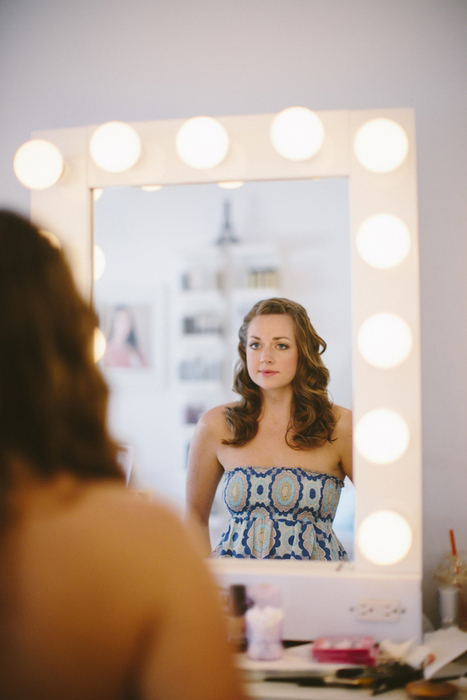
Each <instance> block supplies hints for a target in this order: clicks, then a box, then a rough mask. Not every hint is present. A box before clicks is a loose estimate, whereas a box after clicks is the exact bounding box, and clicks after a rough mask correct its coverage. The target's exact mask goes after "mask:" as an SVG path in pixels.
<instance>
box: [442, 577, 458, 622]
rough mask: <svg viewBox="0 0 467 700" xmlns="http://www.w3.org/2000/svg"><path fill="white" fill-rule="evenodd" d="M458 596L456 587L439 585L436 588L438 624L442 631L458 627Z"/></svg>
mask: <svg viewBox="0 0 467 700" xmlns="http://www.w3.org/2000/svg"><path fill="white" fill-rule="evenodd" d="M459 594H460V591H459V589H458V588H456V586H452V585H449V584H444V585H443V584H441V585H439V586H438V610H439V622H440V625H441V627H442V629H446V628H447V627H457V626H458V625H459Z"/></svg>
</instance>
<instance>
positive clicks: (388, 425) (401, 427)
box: [355, 408, 409, 464]
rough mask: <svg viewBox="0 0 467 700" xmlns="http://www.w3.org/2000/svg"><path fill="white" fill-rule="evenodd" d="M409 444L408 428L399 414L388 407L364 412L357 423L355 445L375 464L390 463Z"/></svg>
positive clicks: (402, 452)
mask: <svg viewBox="0 0 467 700" xmlns="http://www.w3.org/2000/svg"><path fill="white" fill-rule="evenodd" d="M408 444H409V429H408V427H407V423H406V422H405V421H404V419H403V418H401V416H400V415H399V414H398V413H396V412H395V411H392V410H391V409H388V408H378V409H375V410H373V411H370V412H369V413H366V414H365V415H364V416H363V417H362V418H360V420H359V421H358V423H357V427H356V430H355V445H356V447H357V450H358V451H359V452H360V454H361V455H362V456H363V457H364V458H365V459H367V460H368V461H369V462H373V463H375V464H390V463H391V462H395V461H396V460H397V459H399V457H401V456H402V455H403V454H404V452H405V451H406V449H407V446H408Z"/></svg>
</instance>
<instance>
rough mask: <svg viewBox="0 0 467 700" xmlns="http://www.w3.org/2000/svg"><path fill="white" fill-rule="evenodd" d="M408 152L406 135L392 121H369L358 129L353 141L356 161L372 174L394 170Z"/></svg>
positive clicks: (382, 119) (381, 119) (398, 125)
mask: <svg viewBox="0 0 467 700" xmlns="http://www.w3.org/2000/svg"><path fill="white" fill-rule="evenodd" d="M408 150H409V140H408V138H407V134H406V133H405V131H404V129H403V128H402V127H401V126H400V124H398V123H397V122H395V121H393V120H392V119H384V118H380V119H371V120H370V121H369V122H366V124H363V126H361V127H360V129H359V130H358V131H357V134H356V136H355V139H354V151H355V155H356V156H357V160H358V161H359V162H360V163H361V165H363V167H364V168H366V169H367V170H370V171H371V172H373V173H389V172H391V171H392V170H396V169H397V168H398V167H399V166H400V165H402V163H403V162H404V160H405V159H406V157H407V153H408Z"/></svg>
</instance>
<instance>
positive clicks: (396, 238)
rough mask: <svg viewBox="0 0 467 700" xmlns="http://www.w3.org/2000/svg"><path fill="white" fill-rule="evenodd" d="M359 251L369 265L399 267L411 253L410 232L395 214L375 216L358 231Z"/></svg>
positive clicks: (387, 267) (380, 267) (381, 267)
mask: <svg viewBox="0 0 467 700" xmlns="http://www.w3.org/2000/svg"><path fill="white" fill-rule="evenodd" d="M357 250H358V252H359V254H360V257H361V258H362V259H363V260H364V261H365V262H366V263H368V265H371V266H372V267H376V268H378V269H381V270H385V269H390V268H391V267H395V266H396V265H399V263H401V262H402V261H403V260H404V259H405V258H406V257H407V255H408V253H409V250H410V233H409V230H408V228H407V226H406V225H405V224H404V222H403V221H402V220H401V219H399V218H398V217H397V216H394V215H393V214H375V215H374V216H370V217H369V218H368V219H366V220H365V221H364V222H363V223H362V225H361V226H360V228H359V229H358V233H357Z"/></svg>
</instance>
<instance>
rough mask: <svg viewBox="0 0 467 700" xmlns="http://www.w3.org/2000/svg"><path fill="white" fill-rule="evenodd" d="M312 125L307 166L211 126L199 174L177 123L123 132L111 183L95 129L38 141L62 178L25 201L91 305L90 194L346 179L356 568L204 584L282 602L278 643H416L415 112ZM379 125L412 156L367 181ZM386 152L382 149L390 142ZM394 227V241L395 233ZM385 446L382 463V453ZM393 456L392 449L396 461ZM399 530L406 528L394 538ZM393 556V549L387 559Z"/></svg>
mask: <svg viewBox="0 0 467 700" xmlns="http://www.w3.org/2000/svg"><path fill="white" fill-rule="evenodd" d="M315 115H316V116H317V117H318V119H319V121H320V122H321V125H322V128H323V133H324V141H323V143H322V145H321V147H320V149H319V150H318V151H317V152H316V153H315V154H314V155H312V156H307V157H306V158H304V159H300V158H295V159H294V158H289V157H286V156H284V155H281V154H280V153H279V152H278V151H277V150H276V149H275V147H273V145H272V143H271V138H270V134H271V129H272V126H273V125H274V123H275V120H276V116H277V115H274V114H260V115H250V116H228V117H219V118H217V119H216V122H218V123H219V124H220V125H221V126H222V127H223V129H224V131H225V132H226V134H227V138H228V142H229V147H228V150H227V153H226V155H225V156H224V157H223V159H221V160H220V161H219V162H218V163H217V164H215V165H211V166H209V167H207V168H206V167H202V168H200V167H194V166H193V165H190V164H187V163H186V162H184V161H183V160H182V159H181V157H180V156H179V154H178V153H177V149H176V143H177V136H178V134H179V132H180V130H181V128H182V127H183V126H184V125H185V123H186V120H168V121H154V122H138V123H132V124H131V127H132V129H133V132H134V133H135V134H136V136H137V138H138V139H139V140H140V143H141V152H142V155H141V157H140V158H139V160H137V161H136V162H135V163H134V164H133V165H132V166H131V167H130V168H128V169H127V170H124V171H120V172H109V171H107V170H105V169H103V168H102V167H100V166H99V165H97V164H96V163H95V162H94V160H93V159H92V158H91V157H90V150H89V147H90V142H91V139H92V136H93V134H94V132H95V131H96V128H97V127H96V125H92V126H88V127H80V128H70V129H57V130H50V131H43V132H37V133H35V134H33V137H34V138H40V139H45V140H46V141H48V142H50V143H52V144H53V145H54V146H55V147H56V148H57V149H58V150H59V151H60V153H61V155H62V157H63V159H64V162H65V168H64V171H63V175H62V177H61V179H59V180H58V182H57V183H56V184H54V185H53V186H51V187H49V188H48V189H42V190H33V192H32V198H31V215H32V218H33V220H35V221H36V222H37V223H38V224H39V225H40V226H42V227H43V228H44V229H47V230H49V231H52V232H53V233H55V234H56V235H58V236H59V238H60V239H61V241H62V245H63V247H64V249H65V252H66V254H67V255H68V257H69V260H70V262H71V265H72V268H73V271H74V274H75V277H76V280H77V282H78V284H79V287H80V288H81V290H82V291H83V293H84V294H85V295H86V296H88V297H90V296H92V276H93V255H92V251H93V201H94V199H93V190H95V189H97V188H105V187H120V186H132V187H143V186H152V185H161V186H173V185H183V184H186V183H192V184H196V183H207V182H211V183H217V182H225V181H239V180H241V181H248V180H251V181H252V180H265V181H267V180H287V179H305V178H323V177H324V178H331V177H346V178H349V199H350V219H351V226H350V229H351V251H352V335H353V350H352V352H353V357H352V385H353V406H352V410H353V418H354V426H355V431H354V432H355V435H356V439H355V450H354V474H355V484H356V489H357V490H356V523H355V525H356V527H355V530H356V532H357V545H356V548H355V561H354V562H353V563H352V564H351V565H348V566H347V565H345V566H336V565H335V564H330V563H329V564H323V563H321V562H318V563H315V562H310V563H308V562H291V561H287V562H285V561H281V562H258V561H246V560H235V561H222V560H220V561H219V560H218V561H217V562H215V563H213V572H214V574H215V576H217V577H218V579H219V581H220V584H221V585H230V584H231V583H244V584H246V585H249V584H250V583H251V584H253V583H261V582H271V583H274V584H275V585H278V586H279V587H280V588H281V591H282V593H283V597H284V611H285V621H286V625H287V631H286V633H285V635H284V636H285V638H288V639H302V640H307V639H313V638H316V636H320V635H323V634H333V633H334V634H338V633H343V634H348V633H354V634H364V633H365V634H373V635H374V636H375V637H376V638H378V639H382V638H386V637H391V638H393V639H394V641H403V640H405V639H408V638H410V637H415V638H418V639H421V620H422V613H421V576H422V562H421V537H422V521H421V429H420V417H421V392H420V332H419V296H418V289H419V282H418V221H417V190H416V153H415V119H414V112H413V110H412V109H405V108H403V109H379V110H323V111H317V112H316V113H315ZM375 125H376V126H378V125H379V126H383V127H387V126H388V125H389V127H390V130H391V129H392V130H395V131H397V132H402V133H403V134H404V137H403V138H404V139H405V140H406V143H407V150H406V153H405V154H404V157H403V158H402V161H401V162H400V163H398V164H397V165H396V167H393V166H391V167H390V168H389V169H387V168H386V170H384V169H383V170H381V169H380V170H379V171H378V170H374V169H372V168H371V166H368V164H365V157H364V155H363V156H362V154H361V153H359V150H358V148H357V146H358V143H359V142H360V141H361V140H362V135H363V136H365V134H366V135H367V136H368V133H367V132H368V130H369V131H370V132H371V130H372V128H373V126H375ZM365 130H366V131H365ZM383 130H384V129H383ZM370 136H371V133H370ZM363 140H365V139H363ZM377 141H378V139H377V138H376V142H372V141H371V138H370V140H369V143H370V151H373V152H374V151H378V148H379V146H378V142H377ZM371 143H373V145H371ZM367 145H368V144H367ZM382 145H383V146H384V148H386V145H387V144H386V142H385V139H383V144H382ZM384 148H383V150H384ZM378 217H379V218H378ZM392 224H394V225H395V231H394V230H393V231H392V233H391V231H390V230H389V229H390V228H391V225H392ZM388 225H389V229H388ZM401 235H402V238H401ZM391 236H392V238H391ZM369 239H370V240H369ZM401 240H402V243H403V244H404V245H405V248H404V245H403V248H404V250H403V251H402V253H401V254H400V255H399V257H398V258H397V256H396V258H394V255H392V254H393V253H394V251H395V250H396V249H397V245H396V244H397V242H398V241H399V242H400V241H401ZM365 241H366V243H368V241H369V242H370V246H369V248H368V246H367V247H366V249H365ZM375 241H376V242H377V243H378V241H379V242H380V243H381V244H382V248H383V249H384V248H385V247H386V252H388V251H389V253H390V254H391V255H392V259H391V261H390V262H389V263H388V261H387V259H382V258H381V257H378V255H379V253H378V251H376V253H375V250H374V246H372V243H374V242H375ZM388 241H389V245H388ZM404 241H405V243H404ZM391 255H390V257H391ZM383 258H384V256H383ZM394 318H396V321H397V323H399V325H402V327H403V329H405V331H407V329H408V335H406V338H408V339H409V340H408V346H407V352H406V353H405V355H404V356H403V357H402V358H399V360H398V361H397V362H395V363H394V362H393V363H392V364H391V363H389V364H388V363H386V364H384V363H383V364H381V363H378V361H374V360H372V358H371V352H370V354H368V353H366V352H365V349H364V347H363V346H364V345H365V340H364V335H365V333H364V331H365V332H366V331H368V329H370V331H371V322H372V321H375V320H376V321H378V322H379V321H381V320H383V321H384V320H386V321H387V320H389V321H391V322H393V321H394ZM368 321H370V324H369V325H368V323H367V322H368ZM400 322H402V324H401V323H400ZM365 324H366V325H365ZM373 330H374V329H373ZM377 335H378V333H377ZM383 335H384V334H383ZM370 336H371V332H370ZM362 338H363V340H362ZM373 340H374V334H373ZM370 345H371V343H370ZM383 345H384V344H383ZM383 349H384V348H383ZM378 420H379V421H380V422H379V423H378ZM372 421H373V422H372ZM384 444H385V445H386V447H387V448H388V451H389V456H388V455H383V456H381V455H380V454H379V453H378V450H379V448H380V447H381V445H384ZM398 444H399V445H400V449H399V450H398V451H397V450H396V452H394V449H393V448H394V446H397V445H398ZM388 518H389V520H388ZM396 525H401V526H402V530H401V531H400V533H399V534H396V531H395V529H394V527H395V526H396ZM373 535H377V540H376V542H374V541H373V542H372V541H371V540H372V536H373ZM401 543H403V546H402V549H400V547H399V545H400V544H401ZM394 547H395V549H396V550H398V547H399V550H398V552H396V555H394V551H393V550H394ZM391 552H392V553H391ZM375 600H376V601H377V602H378V606H379V608H382V607H384V605H386V604H389V607H390V619H389V620H388V619H386V617H385V614H384V613H380V614H379V615H377V616H376V619H375V617H373V618H372V619H370V618H371V616H369V615H368V612H367V611H368V602H369V601H375ZM378 606H377V607H378ZM263 690H264V692H266V693H269V695H267V694H266V695H264V694H263V695H261V694H258V695H256V696H255V697H286V696H285V695H284V692H285V691H284V689H283V688H282V689H281V688H280V687H276V686H271V685H269V684H268V685H267V686H266V688H263V684H257V686H256V690H255V691H254V692H257V693H263ZM290 692H291V691H290ZM337 692H338V691H337V690H336V689H326V688H324V689H319V694H318V695H317V694H316V693H318V689H313V690H303V689H294V693H295V695H288V696H287V697H288V698H292V697H297V698H298V697H326V698H330V697H333V698H337V697H341V696H338V695H337ZM339 692H341V691H339ZM342 692H345V693H346V694H345V695H344V696H342V697H347V696H348V693H349V692H351V693H352V694H353V696H354V697H356V691H342ZM359 692H360V691H359ZM361 692H363V691H361ZM281 693H282V694H281ZM297 693H302V694H301V695H300V694H297ZM303 693H308V694H305V695H304V694H303ZM310 693H312V694H311V695H310ZM387 697H388V700H389V698H391V697H399V696H391V695H389V694H388V695H387Z"/></svg>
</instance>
